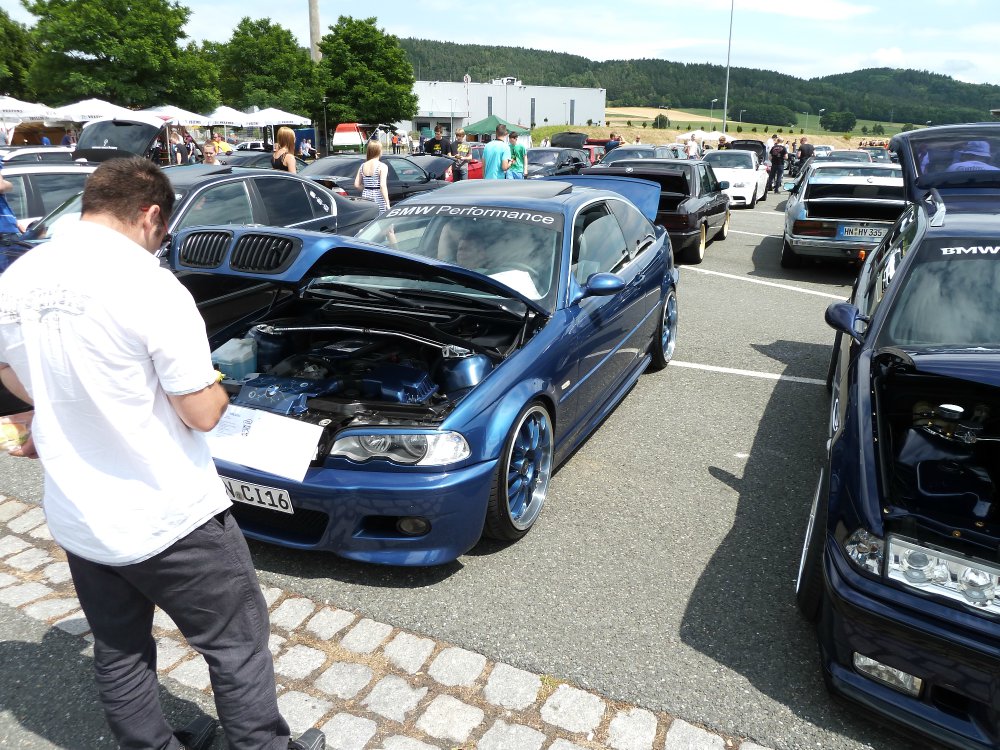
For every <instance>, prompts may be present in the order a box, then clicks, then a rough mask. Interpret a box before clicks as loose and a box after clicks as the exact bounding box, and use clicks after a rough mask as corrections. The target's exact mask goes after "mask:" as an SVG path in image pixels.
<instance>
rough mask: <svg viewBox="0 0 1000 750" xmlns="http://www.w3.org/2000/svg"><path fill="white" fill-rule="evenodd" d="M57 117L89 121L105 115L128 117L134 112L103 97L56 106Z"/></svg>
mask: <svg viewBox="0 0 1000 750" xmlns="http://www.w3.org/2000/svg"><path fill="white" fill-rule="evenodd" d="M55 111H56V114H57V117H56V118H55V119H57V120H59V121H61V122H76V123H80V122H90V121H91V120H100V119H103V118H106V117H122V118H124V117H129V116H131V115H133V114H135V113H134V112H133V111H132V110H130V109H126V108H125V107H119V106H118V105H117V104H112V103H111V102H106V101H104V100H103V99H84V100H82V101H79V102H75V103H74V104H65V105H63V106H62V107H56V110H55Z"/></svg>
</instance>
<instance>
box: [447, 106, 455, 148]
mask: <svg viewBox="0 0 1000 750" xmlns="http://www.w3.org/2000/svg"><path fill="white" fill-rule="evenodd" d="M454 132H455V100H454V99H448V137H449V138H453V137H454V136H453V135H452V134H453V133H454Z"/></svg>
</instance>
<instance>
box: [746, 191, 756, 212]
mask: <svg viewBox="0 0 1000 750" xmlns="http://www.w3.org/2000/svg"><path fill="white" fill-rule="evenodd" d="M756 205H757V186H756V185H754V188H753V195H751V196H750V203H748V204H747V208H754V207H755V206H756Z"/></svg>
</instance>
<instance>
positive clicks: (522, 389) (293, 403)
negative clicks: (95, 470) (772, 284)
mask: <svg viewBox="0 0 1000 750" xmlns="http://www.w3.org/2000/svg"><path fill="white" fill-rule="evenodd" d="M659 191H660V188H659V186H658V185H657V184H655V183H649V182H644V181H642V180H633V179H629V178H615V177H594V178H588V179H586V180H584V179H580V178H577V181H576V182H574V183H572V184H571V183H568V182H563V181H530V182H514V181H511V182H495V181H489V182H463V183H456V184H454V185H451V186H449V187H445V188H442V189H441V190H437V191H434V192H432V193H427V194H425V195H420V196H415V197H414V198H411V199H410V200H408V201H405V202H402V203H400V204H397V205H394V206H393V207H392V208H391V209H390V210H389V211H388V212H387V213H385V214H383V215H382V216H381V217H380V218H378V219H376V220H375V221H373V222H372V223H371V224H369V225H368V226H367V227H366V228H365V229H363V230H362V231H361V232H360V234H359V235H358V237H357V238H347V237H339V236H330V235H328V234H319V233H313V232H307V231H296V230H290V229H271V228H262V227H233V226H226V227H198V228H190V229H186V230H183V231H182V232H180V233H179V234H178V235H177V236H176V237H175V238H174V240H173V243H172V247H171V263H172V265H173V266H174V268H175V269H176V270H178V271H185V272H190V273H203V274H211V275H215V276H225V277H230V278H232V277H242V278H243V279H246V280H247V281H248V284H247V287H246V288H244V290H243V291H241V292H240V293H234V294H232V295H228V296H226V297H223V298H222V299H219V300H213V301H212V302H211V303H206V304H211V306H212V308H213V309H212V310H211V311H209V310H207V308H206V309H204V310H203V311H204V312H205V313H206V320H208V321H218V320H226V321H227V322H226V323H225V324H224V325H215V326H213V325H212V324H211V323H210V324H209V327H210V331H209V334H210V341H211V344H212V347H213V350H214V353H213V359H215V360H216V361H217V364H218V365H219V367H220V369H221V370H222V371H223V373H225V374H226V375H227V377H226V379H225V380H224V381H223V384H224V386H225V387H226V388H227V390H228V391H229V393H230V394H231V406H230V410H229V411H230V412H232V413H233V414H234V415H239V416H238V420H237V421H238V422H239V423H238V424H236V426H235V427H233V425H231V424H230V425H229V429H230V430H235V432H236V433H241V432H242V433H243V434H244V435H249V430H250V425H251V424H259V425H265V424H267V425H270V426H269V427H262V428H260V429H259V430H258V432H260V431H261V430H266V431H269V432H267V433H265V434H270V435H272V436H273V438H272V443H273V444H272V445H270V446H268V445H267V444H265V445H264V446H263V450H262V449H261V445H260V444H259V443H258V445H257V446H256V448H255V450H254V451H253V452H250V451H247V452H246V453H245V454H239V453H238V454H236V455H234V454H233V453H232V452H219V453H216V454H215V455H216V461H217V465H218V468H219V472H220V474H221V475H222V477H223V483H224V484H225V486H226V488H227V490H228V491H229V494H230V496H231V497H232V499H233V500H234V505H235V507H234V514H235V516H236V517H237V519H238V520H239V523H240V525H241V527H242V528H243V530H244V532H245V533H246V534H247V536H249V537H252V538H254V539H259V540H263V541H266V542H272V543H275V544H280V545H284V546H287V547H294V548H300V549H318V550H328V551H331V552H334V553H336V554H338V555H342V556H344V557H348V558H352V559H356V560H362V561H367V562H374V563H383V564H391V565H435V564H440V563H445V562H448V561H451V560H454V559H455V558H456V557H458V556H459V555H461V554H463V553H464V552H466V551H467V550H469V549H470V548H471V547H472V546H473V545H475V544H476V542H477V541H478V540H479V539H480V538H481V537H482V536H483V535H484V534H485V535H487V536H489V537H492V538H495V539H500V540H508V541H513V540H516V539H518V538H520V537H521V536H523V535H524V534H526V533H527V532H528V530H529V529H530V528H531V527H532V525H533V524H534V523H535V521H536V520H537V519H538V517H539V513H540V512H541V511H542V507H543V506H544V504H545V502H546V500H547V498H548V495H549V486H550V480H551V478H552V474H553V471H554V470H555V468H556V467H557V466H558V465H559V463H560V462H561V461H562V460H564V459H565V458H566V457H567V456H568V455H569V454H570V453H571V452H572V451H573V450H574V448H576V447H577V446H579V445H580V443H581V442H582V441H583V440H584V439H585V438H586V437H587V436H588V435H589V434H590V433H591V432H592V431H593V430H594V429H596V428H597V426H598V425H599V424H600V423H601V420H602V419H603V418H604V417H605V416H606V415H607V414H608V413H609V412H610V411H611V409H613V408H614V406H615V405H616V404H617V403H618V402H619V401H620V400H621V399H622V398H624V397H625V395H626V394H627V393H628V391H629V390H630V388H631V387H632V386H633V385H634V384H635V382H636V380H637V379H638V378H639V376H640V374H641V373H642V372H643V371H645V370H647V369H654V370H655V369H661V368H663V367H664V366H666V364H667V363H668V362H669V360H670V359H671V356H672V355H673V352H674V347H675V344H676V339H677V321H678V317H677V292H676V287H677V280H678V273H677V270H676V268H675V267H674V265H673V260H672V254H671V248H670V241H669V239H668V237H667V235H666V232H665V231H664V230H663V229H662V228H661V227H657V226H654V225H653V224H652V223H651V221H650V218H649V217H650V216H655V211H656V205H657V202H658V199H659ZM264 417H266V419H265V418H264ZM258 418H259V419H258ZM240 420H242V421H240ZM275 420H278V421H275ZM296 425H297V426H298V427H297V428H296ZM303 425H306V426H307V427H303ZM293 428H296V429H299V428H301V429H299V432H296V429H293ZM296 434H302V435H304V436H305V437H303V438H301V439H300V438H294V439H293V438H289V439H288V440H289V441H290V442H286V439H285V438H284V437H278V436H279V435H281V436H285V435H296ZM218 438H219V436H218V435H215V436H212V437H211V438H210V439H212V440H215V439H218ZM226 439H229V440H230V441H232V439H233V438H232V435H230V436H229V438H226ZM213 444H215V443H213ZM272 459H276V460H273V461H272ZM277 459H280V460H277ZM297 460H298V461H299V462H300V464H301V466H302V469H301V471H297V470H295V469H294V468H292V469H289V468H287V465H289V464H295V463H296V461H297ZM276 466H277V467H278V468H275V467H276Z"/></svg>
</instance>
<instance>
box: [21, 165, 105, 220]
mask: <svg viewBox="0 0 1000 750" xmlns="http://www.w3.org/2000/svg"><path fill="white" fill-rule="evenodd" d="M96 168H97V165H95V164H74V163H73V162H68V163H66V164H55V163H51V162H50V163H47V164H38V163H35V162H25V163H22V162H15V163H14V164H11V165H8V164H6V163H4V167H3V173H2V174H3V177H4V179H5V180H7V181H8V182H9V183H11V185H12V186H13V187H12V188H11V189H10V191H9V192H7V193H5V194H4V197H5V198H6V199H7V203H8V205H9V206H10V208H11V210H12V211H13V212H14V216H15V217H17V225H18V227H19V228H20V229H21V231H22V232H23V231H24V230H25V229H27V228H28V226H29V225H30V224H31V223H32V222H34V221H37V220H38V219H40V218H42V217H43V216H45V215H46V214H48V213H49V212H50V211H53V210H55V209H56V208H58V207H59V206H60V205H61V204H62V203H63V202H64V201H66V200H68V199H69V198H72V197H73V196H74V195H76V194H77V193H79V192H80V191H81V190H83V185H84V183H85V182H86V181H87V178H88V177H89V176H90V173H91V172H93V171H94V170H95V169H96Z"/></svg>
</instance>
